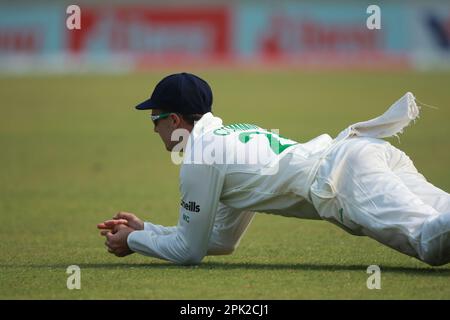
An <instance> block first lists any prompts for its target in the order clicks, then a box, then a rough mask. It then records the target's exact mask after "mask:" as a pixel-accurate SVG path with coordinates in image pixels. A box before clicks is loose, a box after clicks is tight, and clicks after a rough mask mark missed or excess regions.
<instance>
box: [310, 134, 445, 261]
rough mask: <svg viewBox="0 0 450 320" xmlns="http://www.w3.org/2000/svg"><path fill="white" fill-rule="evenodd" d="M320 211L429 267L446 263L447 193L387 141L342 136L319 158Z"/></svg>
mask: <svg viewBox="0 0 450 320" xmlns="http://www.w3.org/2000/svg"><path fill="white" fill-rule="evenodd" d="M311 199H312V201H313V204H314V206H315V207H316V209H317V211H318V212H319V214H320V216H321V217H322V218H323V219H325V220H328V221H330V222H333V223H335V224H337V225H339V226H340V227H342V228H343V229H345V230H347V231H348V232H350V233H352V234H355V235H365V236H369V237H371V238H373V239H375V240H377V241H379V242H381V243H383V244H385V245H387V246H389V247H391V248H393V249H396V250H398V251H400V252H402V253H405V254H407V255H409V256H413V257H416V258H418V259H419V260H421V261H423V262H426V263H428V264H430V265H433V266H438V265H443V264H446V263H448V262H450V194H448V193H447V192H445V191H443V190H441V189H439V188H437V187H435V186H434V185H432V184H431V183H429V182H427V180H426V179H425V178H424V177H423V175H421V174H420V173H419V172H418V171H417V169H416V168H415V166H414V164H413V162H412V161H411V159H410V158H409V157H408V156H407V155H406V154H405V153H404V152H402V151H401V150H399V149H397V148H395V147H394V146H392V145H391V144H390V143H389V142H387V141H384V140H380V139H375V138H365V137H352V138H348V139H347V140H345V141H344V142H343V143H342V144H341V145H339V146H338V147H337V148H336V149H334V150H333V151H332V152H330V153H329V154H328V155H327V157H326V158H324V159H323V162H322V164H321V165H320V167H319V170H318V173H317V177H316V180H315V181H314V183H313V184H312V186H311Z"/></svg>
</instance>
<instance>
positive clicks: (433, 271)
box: [3, 262, 450, 276]
mask: <svg viewBox="0 0 450 320" xmlns="http://www.w3.org/2000/svg"><path fill="white" fill-rule="evenodd" d="M78 266H79V267H80V268H81V269H149V270H155V269H169V270H170V269H174V270H183V269H184V270H186V269H198V270H205V269H206V270H245V269H247V270H274V271H275V270H290V271H360V272H366V270H367V267H368V266H367V265H339V264H312V263H239V262H238V263H226V262H205V263H202V264H200V265H198V266H180V265H175V264H171V263H167V262H154V263H120V262H114V263H81V264H78ZM3 267H7V268H14V267H23V268H67V267H68V265H67V264H53V265H51V264H42V265H36V264H29V265H8V266H3ZM380 268H381V271H382V272H383V271H384V272H395V273H405V274H415V275H424V276H443V275H450V269H442V268H439V267H435V268H433V267H422V268H421V267H417V268H413V267H402V266H383V265H380Z"/></svg>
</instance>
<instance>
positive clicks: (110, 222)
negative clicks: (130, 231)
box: [97, 219, 128, 229]
mask: <svg viewBox="0 0 450 320" xmlns="http://www.w3.org/2000/svg"><path fill="white" fill-rule="evenodd" d="M118 224H128V221H127V220H125V219H117V220H106V221H105V222H103V223H100V224H98V225H97V227H99V229H112V228H114V226H116V225H118Z"/></svg>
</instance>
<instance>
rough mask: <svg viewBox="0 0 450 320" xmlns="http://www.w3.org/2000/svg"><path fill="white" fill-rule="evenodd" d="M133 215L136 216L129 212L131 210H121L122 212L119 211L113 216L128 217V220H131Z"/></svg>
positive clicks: (115, 217) (118, 217)
mask: <svg viewBox="0 0 450 320" xmlns="http://www.w3.org/2000/svg"><path fill="white" fill-rule="evenodd" d="M133 217H134V214H132V213H129V212H124V211H121V212H119V213H117V214H116V215H115V216H114V217H113V219H126V220H129V219H132V218H133Z"/></svg>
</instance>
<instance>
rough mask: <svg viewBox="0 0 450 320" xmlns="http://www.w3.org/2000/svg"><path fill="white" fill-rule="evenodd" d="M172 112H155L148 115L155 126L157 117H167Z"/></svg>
mask: <svg viewBox="0 0 450 320" xmlns="http://www.w3.org/2000/svg"><path fill="white" fill-rule="evenodd" d="M171 114H172V112H167V113H161V114H155V115H153V114H152V115H150V117H151V118H152V121H153V124H154V125H155V126H156V125H157V124H158V120H159V119H164V118H167V117H168V116H170V115H171Z"/></svg>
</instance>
